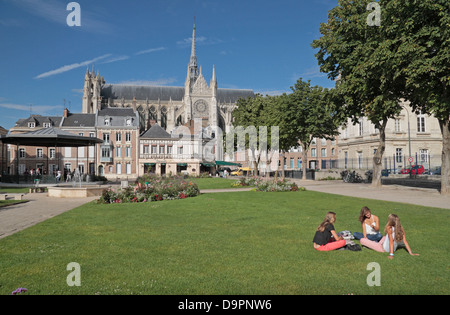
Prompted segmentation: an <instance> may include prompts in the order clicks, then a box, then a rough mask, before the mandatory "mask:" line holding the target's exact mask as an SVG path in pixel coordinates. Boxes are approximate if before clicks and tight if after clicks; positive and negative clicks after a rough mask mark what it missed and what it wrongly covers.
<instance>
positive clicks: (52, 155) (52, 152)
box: [50, 149, 56, 159]
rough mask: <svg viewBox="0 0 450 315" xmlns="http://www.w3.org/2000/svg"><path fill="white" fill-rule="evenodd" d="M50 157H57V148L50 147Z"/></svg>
mask: <svg viewBox="0 0 450 315" xmlns="http://www.w3.org/2000/svg"><path fill="white" fill-rule="evenodd" d="M50 158H51V159H54V158H56V149H50Z"/></svg>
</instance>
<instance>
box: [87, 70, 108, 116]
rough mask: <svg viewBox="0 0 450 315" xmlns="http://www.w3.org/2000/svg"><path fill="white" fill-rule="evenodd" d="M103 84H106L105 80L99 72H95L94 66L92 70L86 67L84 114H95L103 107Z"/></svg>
mask: <svg viewBox="0 0 450 315" xmlns="http://www.w3.org/2000/svg"><path fill="white" fill-rule="evenodd" d="M103 84H105V80H104V79H103V77H101V76H100V74H99V73H97V75H96V74H95V72H94V67H92V72H89V69H86V74H85V76H84V89H83V105H82V113H83V114H95V113H96V112H98V111H99V110H100V109H101V106H102V99H101V89H102V85H103Z"/></svg>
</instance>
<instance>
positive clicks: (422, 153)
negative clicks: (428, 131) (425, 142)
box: [419, 149, 428, 164]
mask: <svg viewBox="0 0 450 315" xmlns="http://www.w3.org/2000/svg"><path fill="white" fill-rule="evenodd" d="M419 162H420V164H426V163H428V150H426V149H421V150H419Z"/></svg>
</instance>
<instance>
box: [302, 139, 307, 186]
mask: <svg viewBox="0 0 450 315" xmlns="http://www.w3.org/2000/svg"><path fill="white" fill-rule="evenodd" d="M307 166H308V149H307V147H306V145H304V144H303V143H302V171H303V174H302V180H306V169H307Z"/></svg>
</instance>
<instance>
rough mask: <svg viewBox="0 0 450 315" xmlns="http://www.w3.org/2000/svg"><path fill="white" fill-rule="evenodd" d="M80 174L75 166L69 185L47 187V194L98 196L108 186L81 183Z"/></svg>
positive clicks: (66, 196)
mask: <svg viewBox="0 0 450 315" xmlns="http://www.w3.org/2000/svg"><path fill="white" fill-rule="evenodd" d="M82 177H83V176H82V174H81V173H80V170H79V169H78V168H77V169H75V172H74V174H73V177H72V180H71V185H72V187H69V186H64V185H57V186H55V187H48V196H49V197H55V198H86V197H99V196H101V195H102V193H103V191H104V190H105V189H108V188H109V187H106V186H102V185H95V184H93V185H82Z"/></svg>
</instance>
